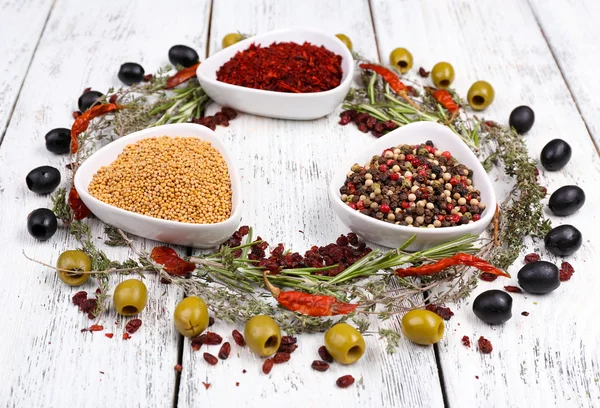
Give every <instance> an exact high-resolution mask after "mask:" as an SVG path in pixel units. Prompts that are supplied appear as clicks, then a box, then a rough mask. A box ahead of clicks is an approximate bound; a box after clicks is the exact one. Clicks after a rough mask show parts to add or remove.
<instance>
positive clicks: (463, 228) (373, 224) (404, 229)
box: [329, 121, 497, 236]
mask: <svg viewBox="0 0 600 408" xmlns="http://www.w3.org/2000/svg"><path fill="white" fill-rule="evenodd" d="M428 127H430V128H431V129H433V128H434V127H435V128H436V129H437V130H441V129H442V128H443V129H444V130H442V131H443V132H445V133H446V134H447V136H445V137H447V138H453V139H454V142H459V143H461V144H462V145H463V146H464V147H465V149H466V150H467V151H468V152H469V154H471V155H472V156H473V157H474V159H475V160H474V161H475V162H476V164H475V166H469V168H470V169H471V170H473V171H477V172H481V174H482V176H483V180H484V186H482V187H485V188H487V189H489V194H490V196H491V198H492V203H489V204H487V203H486V208H485V210H484V212H485V215H482V217H481V219H480V220H479V221H476V222H474V223H472V224H464V225H455V226H451V227H444V228H415V227H408V226H405V225H396V224H391V223H388V222H383V221H380V220H377V219H374V218H372V217H369V216H367V215H365V214H361V213H360V212H358V211H356V210H353V209H351V208H350V207H349V206H347V205H345V204H343V203H342V201H341V199H340V197H341V195H340V193H339V189H340V187H341V186H337V187H336V186H335V185H334V181H335V180H336V179H337V178H341V177H339V176H340V174H342V172H344V174H345V173H347V172H348V171H349V169H350V167H351V166H352V164H354V162H355V160H354V158H355V157H357V156H359V155H360V154H361V153H364V152H368V151H370V150H373V149H374V148H373V146H374V145H379V144H383V141H385V140H388V139H393V138H395V137H397V133H400V132H407V131H409V130H410V131H413V130H414V131H415V132H418V131H419V130H423V128H428ZM407 129H408V130H407ZM397 144H398V143H395V142H390V143H389V145H390V146H395V145H397ZM438 144H439V143H438ZM449 150H451V149H449ZM374 154H376V153H374ZM351 162H352V163H351ZM474 167H475V168H474ZM479 190H480V191H481V187H479ZM329 198H330V200H331V201H332V205H334V206H335V207H337V208H338V209H339V211H344V212H345V213H346V214H347V215H348V216H349V217H360V220H361V221H364V222H365V223H367V224H369V228H384V229H387V230H388V231H390V232H398V233H405V234H409V235H410V234H414V235H423V236H435V235H442V234H448V233H458V232H464V234H469V233H470V232H472V231H473V230H476V229H479V228H480V226H481V224H478V223H480V222H482V223H483V224H484V225H486V227H487V225H489V223H490V222H491V221H492V218H493V217H494V213H495V210H492V206H494V207H493V208H495V205H497V198H496V192H495V190H494V186H493V185H492V182H491V180H490V178H489V175H488V174H487V172H486V171H485V169H484V168H483V166H482V164H481V162H480V161H479V160H478V159H477V156H475V153H473V151H472V150H471V149H470V148H469V147H468V146H467V145H466V144H465V142H464V141H463V140H462V139H461V138H460V137H459V136H458V135H456V134H455V133H454V132H452V131H451V130H450V129H448V128H447V127H446V126H444V125H442V124H440V123H435V122H425V121H423V122H414V123H409V124H407V125H404V126H402V127H400V128H398V129H396V130H393V131H391V132H389V133H387V134H386V135H384V136H382V137H380V138H379V139H377V140H375V141H374V142H372V143H370V144H369V145H368V146H366V147H362V148H360V149H359V150H356V151H355V152H354V153H353V154H350V155H349V156H347V159H346V160H344V161H343V162H342V166H340V168H339V170H338V171H336V172H335V173H334V175H333V177H332V178H331V181H330V183H329ZM476 224H477V225H476ZM459 229H460V231H459Z"/></svg>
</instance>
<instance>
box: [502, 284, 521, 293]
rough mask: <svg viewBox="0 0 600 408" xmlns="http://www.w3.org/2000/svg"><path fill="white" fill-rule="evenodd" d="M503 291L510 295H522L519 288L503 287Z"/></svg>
mask: <svg viewBox="0 0 600 408" xmlns="http://www.w3.org/2000/svg"><path fill="white" fill-rule="evenodd" d="M504 290H505V291H507V292H510V293H523V291H522V290H521V288H519V287H517V286H510V285H509V286H505V287H504Z"/></svg>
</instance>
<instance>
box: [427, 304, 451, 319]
mask: <svg viewBox="0 0 600 408" xmlns="http://www.w3.org/2000/svg"><path fill="white" fill-rule="evenodd" d="M426 309H427V310H429V311H430V312H433V313H435V314H437V315H438V316H440V317H441V318H442V319H444V320H450V318H451V317H452V316H454V312H452V310H450V308H449V307H443V306H438V305H434V304H429V305H427V307H426Z"/></svg>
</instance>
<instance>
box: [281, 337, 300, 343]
mask: <svg viewBox="0 0 600 408" xmlns="http://www.w3.org/2000/svg"><path fill="white" fill-rule="evenodd" d="M297 341H298V339H296V338H295V337H293V336H282V337H281V344H296V342H297Z"/></svg>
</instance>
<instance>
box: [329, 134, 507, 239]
mask: <svg viewBox="0 0 600 408" xmlns="http://www.w3.org/2000/svg"><path fill="white" fill-rule="evenodd" d="M427 140H431V141H432V142H433V144H434V146H435V147H437V148H438V149H441V150H448V151H449V152H450V153H452V156H453V157H455V158H456V159H457V160H458V161H459V163H462V164H464V165H465V166H467V167H468V168H470V169H471V170H473V186H474V187H475V188H476V189H477V190H479V191H480V192H481V198H482V201H483V203H485V204H486V208H485V210H484V211H483V213H482V214H481V219H480V220H479V221H476V222H473V223H471V224H465V225H458V226H455V227H445V228H415V227H408V226H402V225H395V224H391V223H387V222H384V221H380V220H377V219H375V218H371V217H369V216H367V215H364V214H361V213H360V212H358V211H356V210H353V209H351V208H350V207H348V205H346V204H344V202H342V199H341V194H340V187H342V186H343V185H344V181H345V180H346V174H347V173H348V171H350V167H352V165H353V164H354V163H358V164H360V165H364V164H365V163H367V162H368V161H369V160H370V159H371V158H372V157H373V156H374V155H380V154H381V152H382V151H383V150H385V149H387V148H390V147H392V146H397V145H399V144H405V143H406V144H420V143H425V142H426V141H427ZM329 198H330V200H331V204H332V205H333V209H334V211H335V213H336V214H337V216H338V217H339V219H340V221H341V222H342V223H343V224H344V225H345V226H346V227H347V228H349V229H350V230H351V231H352V232H354V233H356V234H358V235H359V236H361V237H363V238H364V239H366V240H368V241H371V242H374V243H376V244H379V245H382V246H384V247H389V248H397V247H399V246H400V245H401V244H402V243H403V242H405V241H406V240H407V239H409V238H410V237H411V236H412V235H416V240H415V241H414V242H413V243H412V245H410V246H409V247H408V248H407V250H410V251H417V250H422V249H425V248H429V247H432V246H435V245H439V244H442V243H444V242H448V241H450V240H453V239H455V238H459V237H461V236H463V235H466V234H474V235H479V234H481V233H482V232H483V231H484V230H485V229H486V228H487V226H488V225H489V223H490V222H491V221H492V218H493V217H494V212H495V209H496V193H495V192H494V187H493V186H492V183H491V181H490V179H489V177H488V175H487V173H486V171H485V169H484V168H483V166H482V165H481V163H480V162H479V159H478V158H477V156H475V154H474V153H473V152H472V151H471V149H469V147H468V146H467V145H466V144H465V143H464V142H463V141H462V140H461V139H460V138H459V137H458V136H457V135H456V134H454V133H453V132H452V131H451V130H450V129H448V128H447V127H446V126H443V125H441V124H438V123H433V122H417V123H411V124H409V125H406V126H403V127H401V128H399V129H396V130H394V131H392V132H390V133H388V134H386V135H385V136H382V137H380V138H379V139H377V140H376V141H375V142H373V143H372V144H370V145H369V146H367V147H366V148H362V149H361V150H360V151H359V152H357V153H355V154H354V155H352V156H350V158H349V159H347V160H345V161H344V162H343V163H342V165H341V166H340V168H339V170H337V172H336V173H335V175H334V176H333V178H332V179H331V183H330V185H329Z"/></svg>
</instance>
